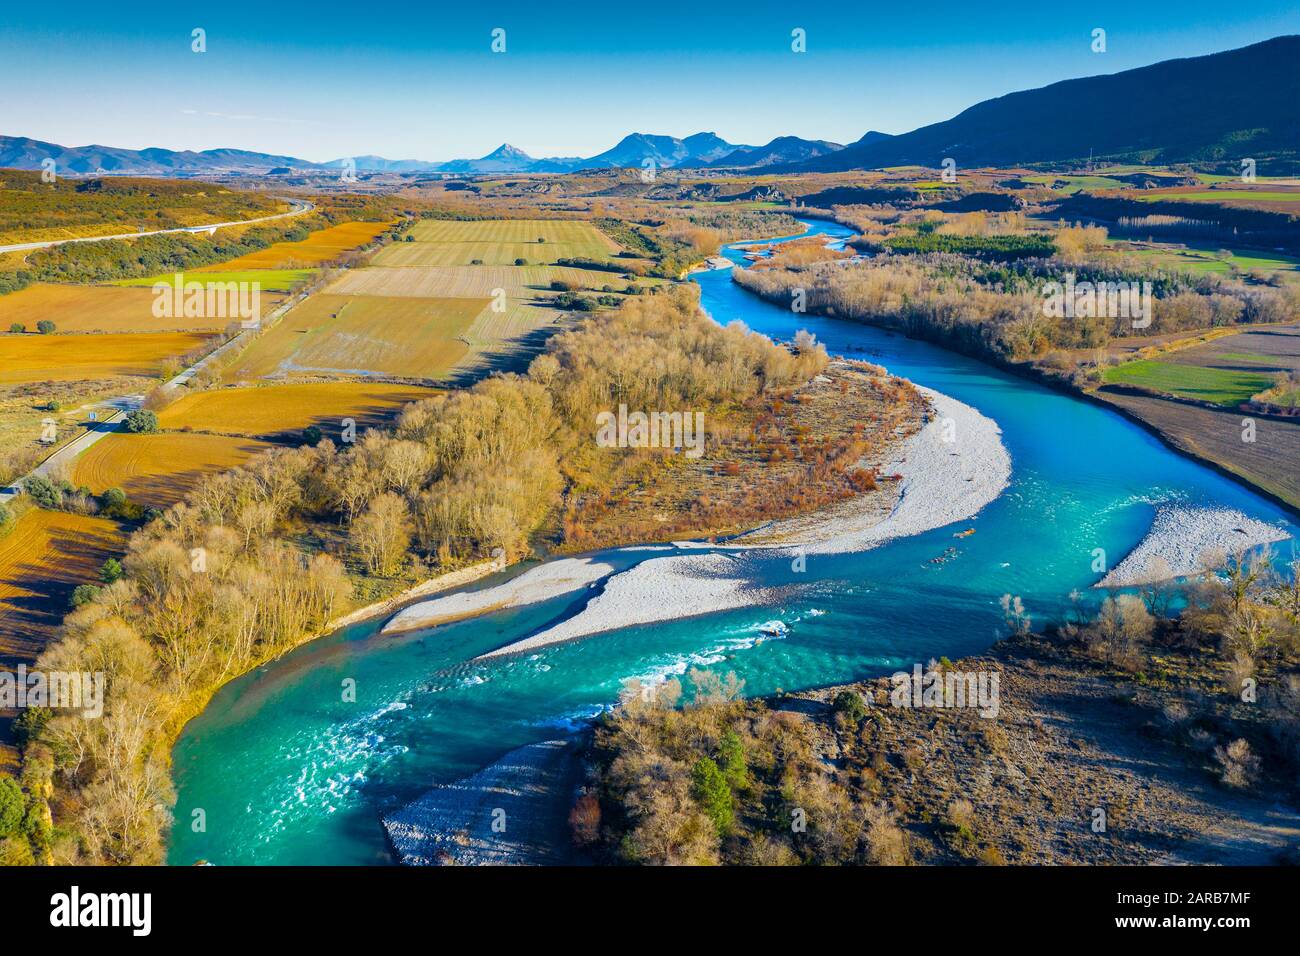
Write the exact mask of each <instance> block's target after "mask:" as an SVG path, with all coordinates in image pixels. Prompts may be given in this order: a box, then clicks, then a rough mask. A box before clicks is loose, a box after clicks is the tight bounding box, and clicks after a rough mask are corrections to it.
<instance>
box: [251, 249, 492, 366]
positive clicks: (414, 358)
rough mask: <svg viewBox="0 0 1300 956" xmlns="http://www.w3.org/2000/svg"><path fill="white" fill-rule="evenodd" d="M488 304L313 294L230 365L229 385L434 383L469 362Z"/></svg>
mask: <svg viewBox="0 0 1300 956" xmlns="http://www.w3.org/2000/svg"><path fill="white" fill-rule="evenodd" d="M384 271H386V270H384ZM488 304H489V300H488V299H486V298H481V297H480V298H454V299H453V298H432V297H429V298H416V297H400V296H399V297H386V296H378V295H369V296H353V295H335V294H319V295H314V296H312V297H311V298H309V299H308V300H307V301H306V302H304V303H303V304H302V305H300V306H298V307H297V308H295V309H294V310H292V311H291V312H289V313H288V314H287V315H286V316H285V317H284V318H283V319H282V320H281V321H280V322H278V323H277V324H276V325H274V326H272V327H271V328H270V329H268V330H267V331H266V332H264V333H263V334H262V335H260V336H258V337H257V338H255V339H253V341H252V343H251V344H250V345H249V346H248V348H247V349H246V350H245V351H244V353H243V354H242V355H240V356H239V358H238V359H236V360H235V361H234V362H233V363H232V364H231V366H230V368H229V370H228V371H227V373H226V380H227V381H251V380H252V379H257V378H267V377H285V376H292V375H349V376H358V375H361V376H372V377H379V376H393V377H399V378H421V379H437V378H439V377H441V376H443V375H445V374H446V373H447V372H449V371H450V370H451V368H452V367H453V366H454V365H456V363H457V362H459V361H460V360H461V359H462V358H464V357H465V354H466V353H467V352H468V351H469V344H468V342H467V341H466V337H465V335H466V332H467V331H468V329H469V327H470V326H471V324H472V323H473V322H474V320H475V318H477V316H478V315H479V313H480V312H482V311H483V310H484V309H485V308H487V307H488Z"/></svg>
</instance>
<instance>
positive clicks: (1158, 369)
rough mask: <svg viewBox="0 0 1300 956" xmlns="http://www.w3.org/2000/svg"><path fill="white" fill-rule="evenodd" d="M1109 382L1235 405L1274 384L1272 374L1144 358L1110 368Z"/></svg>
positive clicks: (1107, 375)
mask: <svg viewBox="0 0 1300 956" xmlns="http://www.w3.org/2000/svg"><path fill="white" fill-rule="evenodd" d="M1105 381H1106V382H1108V383H1116V384H1124V385H1139V386H1142V387H1144V388H1150V389H1154V390H1156V391H1159V392H1165V393H1167V394H1170V395H1178V396H1181V397H1183V398H1196V399H1200V400H1202V401H1207V402H1214V403H1215V404H1218V405H1223V406H1225V407H1228V408H1231V407H1233V406H1235V405H1238V404H1240V403H1241V402H1244V401H1246V400H1247V399H1248V398H1250V397H1251V396H1252V395H1254V394H1256V393H1257V392H1262V391H1263V390H1264V389H1266V388H1268V387H1269V386H1271V385H1272V384H1273V379H1272V377H1271V376H1269V375H1262V374H1259V373H1256V372H1241V371H1235V370H1232V369H1222V368H1205V367H1203V366H1200V365H1180V364H1177V363H1173V362H1161V361H1158V360H1155V359H1144V360H1142V361H1138V362H1128V363H1126V364H1124V365H1116V366H1115V367H1114V368H1110V369H1107V370H1106V373H1105Z"/></svg>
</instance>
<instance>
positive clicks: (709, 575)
mask: <svg viewBox="0 0 1300 956" xmlns="http://www.w3.org/2000/svg"><path fill="white" fill-rule="evenodd" d="M921 391H922V393H923V394H924V395H925V396H926V397H927V399H928V400H929V401H930V403H931V406H932V411H931V413H930V415H929V421H928V422H927V424H926V425H925V427H924V428H922V429H921V430H920V431H919V432H918V433H916V434H915V435H913V436H911V437H909V438H908V439H906V440H905V441H904V442H903V443H902V445H901V447H899V448H898V449H897V450H896V451H894V452H893V453H892V454H891V456H890V457H891V467H893V468H895V469H897V472H896V474H897V476H898V477H897V481H896V485H895V488H896V490H895V492H894V494H893V496H892V505H890V506H889V507H884V506H883V503H882V501H881V499H880V498H879V497H873V496H867V497H864V498H861V499H851V500H849V501H845V502H841V503H839V504H837V505H835V506H833V507H832V508H830V509H827V510H824V511H818V512H816V513H814V514H812V515H810V516H807V517H803V518H794V519H788V520H786V521H781V522H777V523H775V524H773V525H769V526H767V527H764V528H762V529H760V530H758V531H756V532H754V533H753V534H751V535H741V536H738V537H737V538H736V539H734V540H733V541H731V542H729V543H728V544H726V545H714V546H702V545H698V544H695V543H683V547H691V548H692V549H694V548H698V547H709V551H708V552H706V553H687V554H681V553H678V554H672V555H668V556H665V557H661V558H651V559H649V560H646V561H643V562H641V563H640V564H637V565H635V566H634V567H632V568H630V569H628V570H626V571H623V572H621V573H618V574H615V575H613V576H612V577H610V578H608V580H606V581H605V583H604V586H603V588H602V589H601V590H600V591H599V592H598V593H597V594H595V595H594V596H593V597H592V598H591V599H590V600H589V601H588V602H587V605H586V607H584V608H583V609H582V610H581V611H579V612H578V613H577V614H575V615H573V616H571V617H569V618H567V619H565V620H564V621H561V622H560V623H559V624H556V625H554V626H553V627H550V628H547V629H545V630H543V631H541V632H540V633H537V634H533V635H530V636H528V637H526V638H524V639H523V640H519V641H515V642H513V643H510V644H507V645H505V646H504V647H501V648H498V649H496V650H493V651H489V652H488V653H486V654H482V655H480V656H479V658H477V659H478V660H484V659H489V658H494V657H501V656H504V655H510V654H518V653H522V652H530V651H535V650H537V649H539V648H542V647H546V646H548V645H551V644H557V643H561V642H564V641H571V640H575V639H577V638H582V637H588V636H591V635H593V634H599V633H602V632H606V631H614V630H619V629H622V628H626V627H633V626H637V625H645V624H654V623H658V622H661V621H666V620H672V619H676V618H683V617H695V616H699V615H703V614H714V613H717V612H720V611H727V610H734V609H737V608H741V607H749V606H753V605H766V604H772V603H775V602H777V601H779V600H781V599H782V598H783V597H784V596H785V595H786V594H787V593H789V590H790V588H789V587H766V586H763V585H761V584H760V583H759V581H760V580H761V579H762V577H763V566H764V563H765V562H770V561H773V560H780V561H790V560H792V561H799V560H806V559H807V557H808V556H810V555H817V554H827V555H829V554H845V553H850V552H856V551H865V550H869V549H871V548H874V547H877V546H878V545H881V544H883V543H885V542H887V541H889V540H892V539H894V538H899V537H906V536H910V535H916V534H921V533H923V532H925V531H930V530H933V529H934V528H940V527H943V526H945V525H949V524H953V523H954V522H958V521H965V520H968V519H972V518H974V517H975V516H976V515H977V514H978V513H979V512H980V511H981V510H982V509H983V508H984V507H985V506H986V505H987V504H988V503H989V502H991V501H993V500H994V499H996V498H997V497H998V495H1000V494H1001V493H1002V491H1003V490H1004V489H1005V488H1006V487H1007V484H1008V482H1009V480H1010V476H1011V458H1010V455H1009V454H1008V453H1007V450H1006V447H1005V446H1004V445H1003V444H1002V440H1001V429H999V427H998V425H997V423H996V422H994V421H993V420H992V419H989V418H987V417H985V416H984V415H981V414H980V413H979V412H978V411H976V410H975V409H974V408H971V407H970V406H969V405H966V404H964V403H963V402H959V401H957V400H956V399H953V398H950V397H949V396H946V395H943V394H940V393H939V392H936V391H934V390H933V389H921ZM557 578H558V579H559V580H563V578H562V576H557ZM536 593H537V594H538V598H539V599H546V598H549V597H555V596H557V594H558V593H562V592H558V591H552V592H546V591H539V592H536ZM450 608H451V605H450V603H447V602H446V601H444V602H443V604H442V608H441V609H440V608H437V607H431V608H429V609H426V611H425V612H424V613H426V614H431V613H435V612H436V611H438V610H443V611H444V612H446V611H448V610H450Z"/></svg>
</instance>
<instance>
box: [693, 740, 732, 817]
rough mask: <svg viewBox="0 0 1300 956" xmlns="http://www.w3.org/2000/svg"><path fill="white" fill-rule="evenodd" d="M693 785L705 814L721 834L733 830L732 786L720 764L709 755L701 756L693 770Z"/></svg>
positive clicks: (694, 792) (696, 797)
mask: <svg viewBox="0 0 1300 956" xmlns="http://www.w3.org/2000/svg"><path fill="white" fill-rule="evenodd" d="M691 785H692V792H693V794H694V796H695V799H696V800H698V801H699V803H700V808H701V809H702V810H703V811H704V813H705V815H706V816H707V817H708V818H709V819H710V820H712V821H713V825H714V826H716V827H717V828H718V834H719V835H720V836H726V835H727V834H728V833H730V832H731V827H732V824H733V823H734V813H735V812H734V810H733V808H732V800H731V787H730V786H728V784H727V778H726V777H724V776H723V775H722V771H721V770H719V769H718V765H717V764H716V763H714V762H713V761H712V760H710V759H709V758H708V757H701V758H700V760H699V761H697V762H696V764H695V767H694V768H693V769H692V770H691Z"/></svg>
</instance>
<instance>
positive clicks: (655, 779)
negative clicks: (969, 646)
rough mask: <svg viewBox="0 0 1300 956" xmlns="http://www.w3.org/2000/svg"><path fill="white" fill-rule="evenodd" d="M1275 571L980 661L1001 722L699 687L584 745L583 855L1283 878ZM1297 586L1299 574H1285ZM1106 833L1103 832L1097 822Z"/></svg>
mask: <svg viewBox="0 0 1300 956" xmlns="http://www.w3.org/2000/svg"><path fill="white" fill-rule="evenodd" d="M1282 570H1284V569H1282V568H1278V567H1274V566H1273V565H1271V564H1270V563H1269V562H1268V561H1267V560H1266V559H1265V560H1255V561H1251V562H1245V563H1243V562H1241V561H1238V560H1228V561H1226V562H1224V563H1223V565H1222V566H1221V567H1220V568H1219V569H1218V571H1217V573H1215V574H1214V575H1212V576H1207V577H1206V578H1205V579H1203V580H1201V581H1199V582H1195V583H1193V584H1192V585H1191V586H1190V588H1188V589H1187V590H1186V593H1185V594H1183V596H1184V597H1186V598H1187V599H1188V601H1189V606H1188V608H1187V610H1186V611H1184V612H1182V613H1181V614H1180V615H1179V616H1177V617H1176V618H1170V617H1167V616H1166V615H1167V614H1168V613H1169V612H1170V608H1171V607H1173V606H1175V602H1174V598H1176V597H1177V596H1179V593H1180V591H1182V590H1183V589H1181V588H1179V587H1176V586H1173V585H1164V584H1160V585H1150V586H1147V587H1145V588H1143V589H1142V590H1141V592H1140V593H1139V594H1136V595H1132V594H1130V595H1119V596H1115V597H1114V598H1107V599H1106V601H1105V603H1104V604H1103V606H1102V609H1101V612H1100V613H1099V614H1098V615H1097V616H1096V618H1095V619H1093V620H1091V621H1087V622H1084V621H1076V622H1074V623H1071V624H1069V625H1067V626H1065V627H1063V628H1060V629H1058V630H1056V631H1053V632H1052V633H1050V634H1049V635H1048V636H1046V637H1044V636H1041V635H1035V634H1030V633H1028V631H1027V629H1026V628H1024V627H1023V626H1022V622H1020V621H1018V620H1017V619H1015V617H1014V609H1015V600H1014V599H1013V598H1011V596H1010V595H1008V599H1007V601H1006V602H1005V603H1006V606H1007V607H1008V609H1009V612H1010V613H1009V618H1008V625H1009V626H1010V628H1011V631H1012V636H1010V637H1009V638H1007V639H1006V640H1004V641H1003V642H1001V643H999V644H998V645H996V646H995V647H994V648H993V649H992V651H990V652H989V653H988V654H987V655H983V656H980V657H976V658H968V659H964V660H961V661H958V662H956V663H950V662H948V661H940V662H934V661H931V662H930V663H929V664H928V665H925V667H926V670H929V671H938V672H940V673H955V674H970V673H972V672H982V673H987V674H993V673H996V674H998V675H999V678H1000V683H999V707H998V712H997V714H996V716H993V717H981V716H979V715H978V713H977V712H976V711H975V710H973V709H970V708H952V707H949V708H943V707H937V708H935V707H931V708H913V707H897V706H891V692H892V690H893V688H894V686H895V685H894V682H893V681H892V679H883V678H882V679H876V680H867V681H863V682H861V683H857V684H853V685H849V686H843V687H832V688H825V689H821V690H815V691H807V692H802V693H799V694H793V695H785V696H782V695H778V696H777V697H775V698H772V699H770V700H751V701H743V700H740V699H738V698H739V693H740V691H741V690H742V686H741V685H740V684H739V683H738V682H736V681H735V680H734V678H731V677H727V678H719V677H718V676H717V675H715V674H709V673H706V672H699V671H694V672H692V673H691V674H690V679H691V683H692V684H693V685H694V686H695V689H694V693H693V694H692V695H691V698H690V700H689V701H688V702H687V703H685V704H684V705H683V704H682V696H683V693H682V686H681V684H680V683H679V682H677V681H676V680H670V681H668V682H666V683H663V684H659V685H651V686H642V685H641V684H639V683H636V682H633V683H630V684H629V685H628V686H627V687H626V689H625V692H624V693H623V695H622V697H621V703H620V707H619V709H617V710H616V711H614V712H613V713H611V714H609V715H606V716H605V717H603V718H602V719H601V721H600V722H599V723H598V725H597V730H596V734H595V739H594V744H593V746H592V749H591V751H590V753H589V754H588V757H589V759H590V763H591V767H592V769H591V772H590V775H589V779H588V781H587V785H586V787H585V788H584V790H583V791H582V793H581V795H580V796H579V797H578V799H577V801H576V803H575V805H574V809H573V813H572V814H571V816H570V822H571V825H572V831H573V838H574V841H575V842H576V843H577V844H578V846H579V847H580V848H582V849H583V850H584V851H586V852H588V853H591V854H593V855H594V856H595V857H596V858H597V859H598V860H600V861H603V862H623V863H641V864H675V863H676V864H681V863H685V864H701V863H703V864H710V863H726V864H750V865H753V864H777V865H790V864H801V863H838V864H864V863H877V864H899V863H926V864H972V863H977V864H1001V863H1018V864H1044V863H1048V864H1080V863H1084V864H1098V863H1103V864H1150V863H1224V864H1245V863H1276V862H1280V861H1282V860H1285V859H1287V858H1289V857H1290V855H1291V854H1293V853H1294V848H1295V846H1296V845H1297V841H1300V816H1297V814H1295V813H1294V812H1293V811H1291V810H1289V809H1287V808H1286V807H1284V806H1281V805H1280V802H1285V801H1291V800H1294V796H1295V793H1296V787H1297V781H1298V780H1300V776H1298V774H1300V590H1298V589H1297V585H1296V583H1295V581H1294V578H1290V579H1288V578H1287V577H1286V576H1284V575H1283V574H1281V573H1278V572H1280V571H1282ZM1290 570H1291V572H1292V573H1293V572H1294V570H1295V568H1294V567H1293V568H1291V569H1290ZM1099 824H1100V826H1098V825H1099Z"/></svg>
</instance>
